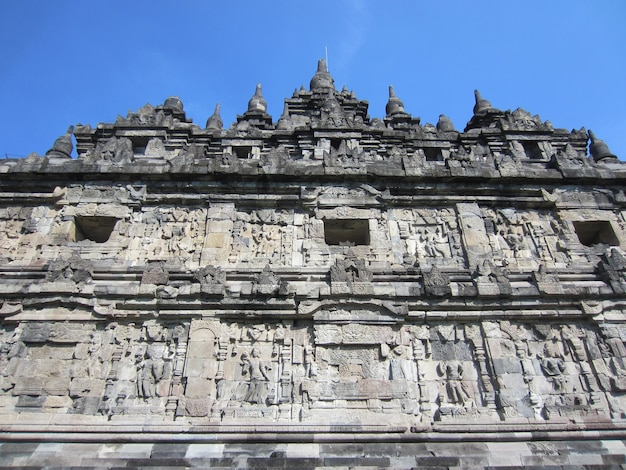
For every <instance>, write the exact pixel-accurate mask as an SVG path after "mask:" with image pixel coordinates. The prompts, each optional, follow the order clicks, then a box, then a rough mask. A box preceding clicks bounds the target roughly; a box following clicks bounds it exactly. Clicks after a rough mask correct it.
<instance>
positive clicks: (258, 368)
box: [241, 348, 271, 405]
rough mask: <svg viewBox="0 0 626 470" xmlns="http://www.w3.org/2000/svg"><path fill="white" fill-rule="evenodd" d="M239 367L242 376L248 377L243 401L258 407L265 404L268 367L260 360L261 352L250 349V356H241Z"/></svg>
mask: <svg viewBox="0 0 626 470" xmlns="http://www.w3.org/2000/svg"><path fill="white" fill-rule="evenodd" d="M241 366H242V368H243V375H244V376H246V375H247V376H248V377H249V379H248V380H249V381H248V390H247V392H246V395H245V397H244V401H246V402H248V403H257V404H259V405H261V404H265V401H266V399H267V392H268V383H269V381H270V378H269V375H268V372H269V371H270V369H271V367H270V365H269V364H267V363H266V362H265V361H263V360H262V359H261V351H260V350H259V349H258V348H252V351H251V353H250V355H248V354H247V353H243V354H242V355H241Z"/></svg>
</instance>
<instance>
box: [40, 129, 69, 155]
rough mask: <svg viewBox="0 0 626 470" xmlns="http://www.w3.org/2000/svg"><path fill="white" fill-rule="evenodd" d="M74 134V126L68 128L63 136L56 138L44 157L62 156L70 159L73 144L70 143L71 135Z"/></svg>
mask: <svg viewBox="0 0 626 470" xmlns="http://www.w3.org/2000/svg"><path fill="white" fill-rule="evenodd" d="M73 133H74V126H70V127H69V128H68V129H67V131H66V132H65V134H63V135H62V136H61V137H59V138H57V139H56V140H55V141H54V144H52V148H51V149H50V150H48V151H47V152H46V155H56V156H63V157H67V158H72V150H73V149H74V144H73V143H72V134H73Z"/></svg>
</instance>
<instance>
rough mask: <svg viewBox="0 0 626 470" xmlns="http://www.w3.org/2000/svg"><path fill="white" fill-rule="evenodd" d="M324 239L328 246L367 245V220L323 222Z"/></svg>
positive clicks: (368, 237) (332, 220)
mask: <svg viewBox="0 0 626 470" xmlns="http://www.w3.org/2000/svg"><path fill="white" fill-rule="evenodd" d="M324 239H325V240H326V243H327V244H329V245H341V246H352V245H369V243H370V230H369V220H367V219H330V220H324Z"/></svg>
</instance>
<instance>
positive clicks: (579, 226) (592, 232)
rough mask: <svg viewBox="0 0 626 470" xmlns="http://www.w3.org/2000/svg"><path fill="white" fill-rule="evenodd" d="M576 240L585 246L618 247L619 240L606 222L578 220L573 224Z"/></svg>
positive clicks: (609, 223)
mask: <svg viewBox="0 0 626 470" xmlns="http://www.w3.org/2000/svg"><path fill="white" fill-rule="evenodd" d="M574 231H575V232H576V235H577V236H578V240H580V243H582V244H583V245H585V246H594V245H610V246H619V240H618V238H617V235H615V232H614V231H613V226H612V225H611V222H609V221H608V220H584V221H583V220H580V221H575V222H574Z"/></svg>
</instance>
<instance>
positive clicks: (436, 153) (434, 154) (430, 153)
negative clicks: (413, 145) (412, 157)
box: [424, 147, 443, 162]
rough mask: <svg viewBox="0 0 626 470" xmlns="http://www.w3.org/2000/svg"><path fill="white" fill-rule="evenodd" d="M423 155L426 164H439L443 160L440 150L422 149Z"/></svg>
mask: <svg viewBox="0 0 626 470" xmlns="http://www.w3.org/2000/svg"><path fill="white" fill-rule="evenodd" d="M424 155H426V161H427V162H440V161H442V160H443V155H442V154H441V149H440V148H437V147H424Z"/></svg>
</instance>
